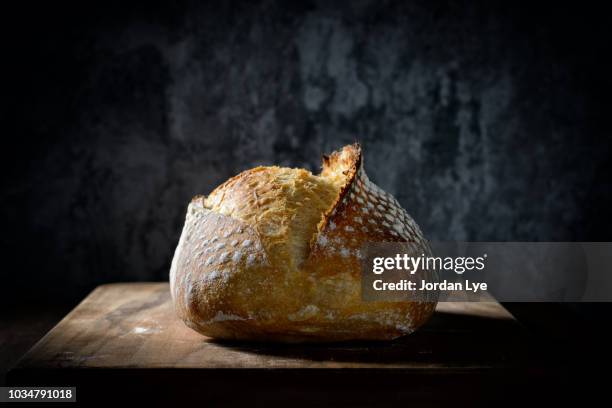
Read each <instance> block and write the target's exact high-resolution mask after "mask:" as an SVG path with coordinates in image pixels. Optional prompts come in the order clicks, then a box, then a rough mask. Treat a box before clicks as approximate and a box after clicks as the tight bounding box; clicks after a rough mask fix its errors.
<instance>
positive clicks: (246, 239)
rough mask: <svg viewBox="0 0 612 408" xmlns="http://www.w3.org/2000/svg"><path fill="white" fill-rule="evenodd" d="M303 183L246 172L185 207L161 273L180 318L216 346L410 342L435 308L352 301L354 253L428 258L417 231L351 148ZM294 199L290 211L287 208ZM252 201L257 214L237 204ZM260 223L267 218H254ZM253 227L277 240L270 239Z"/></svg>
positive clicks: (297, 177)
mask: <svg viewBox="0 0 612 408" xmlns="http://www.w3.org/2000/svg"><path fill="white" fill-rule="evenodd" d="M269 169H271V170H269ZM270 171H273V172H278V173H273V177H277V175H278V177H283V178H287V180H289V185H290V187H291V188H290V189H289V190H287V189H286V188H285V187H284V186H285V184H283V183H285V181H286V180H283V181H282V183H280V181H279V183H280V184H279V185H280V186H281V187H277V186H276V185H277V183H276V182H275V180H274V179H273V178H272V179H270V174H271V173H270ZM303 172H305V171H304V170H298V169H279V168H261V167H260V168H256V169H252V170H248V171H246V172H244V173H241V174H240V175H238V176H236V177H233V178H232V179H230V180H228V181H227V182H225V183H224V184H222V185H221V186H219V187H218V188H217V189H215V191H214V192H213V193H211V195H210V196H209V197H208V198H205V197H202V196H197V197H195V198H194V199H193V200H192V202H191V203H190V205H189V207H188V210H187V218H186V221H185V226H184V228H183V232H182V235H181V238H180V241H179V244H178V246H177V249H176V253H175V255H174V259H173V261H172V267H171V271H170V283H171V291H172V297H173V300H174V305H175V309H176V312H177V314H178V316H179V317H180V318H181V319H182V320H183V321H184V322H185V324H186V325H187V326H189V327H191V328H192V329H194V330H196V331H198V332H200V333H202V334H204V335H206V336H210V337H214V338H219V339H237V340H238V339H239V340H261V341H283V342H303V341H321V342H327V341H347V340H390V339H394V338H397V337H400V336H403V335H406V334H409V333H412V332H413V331H414V330H416V329H417V328H418V327H419V326H421V325H422V324H423V323H424V322H425V321H426V320H427V319H428V318H429V317H430V316H431V314H432V313H433V310H434V308H435V303H436V299H427V301H423V302H412V301H410V302H409V301H407V302H364V301H362V299H361V278H360V276H361V272H360V271H361V259H362V256H363V254H362V253H361V250H362V246H363V245H364V244H365V243H367V242H411V243H412V245H413V246H415V247H416V250H417V251H418V252H419V253H420V252H424V253H429V252H430V250H429V246H428V244H427V242H426V241H425V239H424V237H423V234H422V233H421V231H420V229H419V227H418V226H417V225H416V223H415V222H414V221H413V220H412V218H410V216H409V215H408V214H407V213H406V211H405V210H404V209H403V208H402V207H401V206H400V204H399V203H398V202H397V200H395V198H393V197H392V196H391V195H390V194H388V193H386V192H384V191H383V190H382V189H380V188H379V187H378V186H376V185H375V184H373V183H372V182H371V181H370V180H369V179H368V177H367V175H366V174H365V171H364V170H363V160H362V154H361V148H360V146H359V145H358V144H354V145H349V146H345V147H344V148H343V149H341V150H339V151H337V152H334V153H332V154H331V155H330V156H324V158H323V170H322V172H321V174H320V175H319V176H313V175H310V176H309V174H310V173H308V174H304V173H303ZM304 177H306V178H305V179H304ZM309 177H313V178H312V180H311V179H310V178H309ZM317 177H318V178H317ZM258 179H259V180H265V183H263V184H264V185H262V184H261V183H258V182H257V180H258ZM241 180H242V181H244V180H248V182H242V183H241V182H240V181H241ZM304 180H306V183H305V184H304V182H303V181H304ZM298 181H299V182H298ZM313 183H314V186H313V185H312V184H313ZM319 183H320V186H319ZM326 183H327V184H326ZM329 186H334V187H333V188H335V190H334V191H335V194H334V196H333V197H331V199H330V198H329V197H328V198H326V199H325V200H327V201H325V200H323V198H322V200H323V201H320V202H318V203H317V205H318V206H314V208H316V211H315V212H312V208H300V207H299V204H300V202H299V201H300V200H310V199H311V198H314V196H313V195H312V194H315V195H316V194H321V195H326V194H327V193H328V192H329V191H330V190H329V188H330V187H329ZM319 187H320V188H324V189H323V190H321V189H319ZM259 189H262V190H261V192H262V194H260V193H259ZM295 189H297V190H298V191H297V192H298V193H300V195H298V196H297V197H299V200H298V202H296V201H295V200H293V201H291V199H290V197H289V198H288V195H289V194H294V193H296V191H295ZM310 189H311V190H310ZM309 194H310V195H309ZM251 195H253V196H254V197H260V196H262V197H263V196H265V197H266V201H265V203H264V205H263V206H262V203H261V201H259V202H258V201H257V200H254V202H252V203H250V204H249V203H248V202H245V197H249V196H251ZM304 197H305V198H304ZM249 205H250V206H251V207H249V208H244V207H245V206H247V207H248V206H249ZM326 206H328V208H327V209H325V210H323V211H321V209H322V208H323V207H326ZM258 211H261V214H262V215H261V216H260V214H259V213H258ZM299 211H310V214H311V215H312V216H309V217H307V218H305V219H299V221H300V223H302V224H303V223H304V222H311V223H312V225H311V226H305V227H304V228H302V226H301V225H300V226H296V225H297V224H296V223H293V224H292V223H291V222H292V220H295V219H296V218H295V217H296V216H297V215H296V213H297V214H298V215H299ZM270 212H272V216H269V217H268V218H265V217H264V215H263V213H266V214H270ZM319 213H320V215H319ZM304 220H306V221H304ZM260 222H261V223H264V222H267V223H270V222H272V223H276V224H279V225H281V224H286V228H285V227H283V228H279V229H278V231H277V230H276V229H274V230H273V231H272V232H269V228H265V229H262V228H261V225H260ZM315 226H316V228H315ZM295 239H301V240H304V243H307V245H304V246H298V250H295V251H294V250H293V248H294V247H295V246H294V245H293V244H292V245H290V246H288V245H284V244H286V243H287V244H288V243H290V241H291V240H295ZM304 248H305V249H304ZM302 257H303V259H302Z"/></svg>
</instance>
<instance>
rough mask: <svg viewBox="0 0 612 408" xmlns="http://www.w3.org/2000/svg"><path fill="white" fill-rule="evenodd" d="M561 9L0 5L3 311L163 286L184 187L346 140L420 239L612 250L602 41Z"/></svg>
mask: <svg viewBox="0 0 612 408" xmlns="http://www.w3.org/2000/svg"><path fill="white" fill-rule="evenodd" d="M49 3H51V2H49ZM565 3H566V2H555V3H538V4H529V5H528V6H527V5H525V6H521V7H519V6H518V5H512V4H510V2H508V3H506V4H504V3H498V2H491V1H482V2H453V3H446V2H431V1H412V2H401V1H357V2H350V3H349V2H346V3H340V2H329V1H321V2H317V1H313V2H304V3H303V2H273V1H254V2H248V3H238V2H218V3H204V2H193V3H188V2H178V3H176V2H167V3H166V4H165V5H161V4H154V3H151V2H146V3H142V4H140V5H139V4H131V5H128V4H126V3H125V2H123V3H117V2H104V3H90V2H81V3H80V4H70V5H69V4H66V3H59V4H47V5H41V4H29V3H22V4H21V5H19V6H10V7H8V6H2V7H3V11H2V13H1V14H2V20H3V21H2V23H3V24H2V44H3V48H2V50H3V51H2V55H3V57H2V59H3V63H2V70H3V71H4V74H3V75H2V78H3V82H4V83H5V84H4V86H3V90H2V100H3V104H4V106H3V107H2V123H3V132H2V133H3V147H2V149H1V150H0V151H1V162H2V171H1V172H0V175H1V177H2V190H1V192H0V200H1V201H0V202H1V204H0V206H1V209H2V211H1V216H2V220H1V222H2V226H3V234H2V236H1V238H0V239H1V246H2V251H3V254H4V256H3V260H4V263H3V267H2V271H3V272H2V274H3V276H2V284H1V285H0V286H1V287H2V293H0V298H1V299H2V301H3V302H13V301H16V300H21V301H23V300H24V299H39V300H54V301H60V300H61V301H74V300H77V299H79V298H81V297H82V296H84V295H85V294H86V293H87V292H88V291H90V290H91V289H93V288H94V287H95V286H96V285H98V284H101V283H105V282H114V281H135V280H166V279H167V276H168V270H169V265H170V261H171V258H172V254H173V251H174V248H175V245H176V243H177V241H178V237H179V233H180V230H181V227H182V223H183V217H184V212H185V209H186V205H187V203H188V201H189V199H190V198H191V197H192V196H193V195H195V194H198V193H203V194H206V193H208V192H210V191H211V190H212V189H213V188H214V187H215V186H216V185H218V184H219V183H221V182H222V181H224V180H225V179H227V178H228V177H230V176H232V175H235V174H236V173H238V172H239V171H241V170H245V169H248V168H250V167H253V166H255V165H258V164H267V165H270V164H279V165H285V166H294V167H302V166H305V167H307V168H309V169H311V170H313V171H316V170H318V166H319V160H320V155H321V154H322V153H325V152H330V151H331V150H333V149H336V148H338V147H340V146H342V145H343V144H347V143H351V142H353V141H355V140H357V141H360V142H361V143H362V144H363V146H364V149H365V167H366V169H367V171H368V173H369V175H370V178H371V179H372V180H373V181H374V182H376V183H377V184H379V185H380V186H381V187H383V188H384V189H386V190H388V191H390V192H392V193H393V194H394V195H395V196H396V197H397V198H398V200H399V201H400V202H401V203H402V204H403V205H404V207H405V208H406V209H407V210H408V212H409V213H411V214H412V215H413V217H414V218H415V219H416V220H417V222H418V223H419V224H420V225H421V227H422V229H423V230H424V232H425V234H426V236H427V237H428V238H429V239H432V240H434V239H435V240H468V241H485V240H490V241H597V240H601V241H610V240H611V236H610V225H611V223H610V221H611V217H610V208H611V204H612V185H611V181H610V174H611V172H610V170H611V165H610V158H611V153H612V152H611V150H612V149H611V145H612V144H611V141H610V130H611V126H610V121H609V119H610V115H609V107H610V100H609V98H610V90H611V89H612V88H611V87H610V85H611V84H610V82H611V79H610V75H611V74H610V73H611V72H612V64H610V62H609V60H608V58H609V54H610V51H611V50H612V47H611V46H610V45H611V44H610V43H611V41H612V33H611V31H612V30H611V29H610V24H609V17H608V13H607V12H606V10H603V9H599V8H596V7H594V6H593V5H589V4H586V3H584V2H580V3H577V4H565Z"/></svg>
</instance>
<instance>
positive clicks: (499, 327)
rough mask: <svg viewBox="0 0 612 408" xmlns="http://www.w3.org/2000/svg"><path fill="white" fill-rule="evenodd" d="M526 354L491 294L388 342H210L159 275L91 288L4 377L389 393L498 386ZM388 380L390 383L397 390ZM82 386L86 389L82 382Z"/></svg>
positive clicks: (523, 341) (442, 308)
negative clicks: (176, 306)
mask: <svg viewBox="0 0 612 408" xmlns="http://www.w3.org/2000/svg"><path fill="white" fill-rule="evenodd" d="M533 357H534V356H533V354H532V350H530V348H529V342H528V335H527V333H526V332H525V331H524V330H523V329H522V327H521V326H520V325H519V324H518V323H517V322H516V320H514V318H513V317H512V315H510V314H509V313H508V312H507V311H506V310H505V309H504V308H503V307H502V306H501V305H500V304H499V303H497V302H495V301H493V300H492V299H491V300H490V301H488V302H471V303H470V302H463V303H451V302H447V303H440V304H439V305H438V307H437V309H436V313H435V315H434V317H433V318H432V319H431V321H430V322H429V323H428V324H427V325H426V326H424V327H423V328H422V329H421V330H420V331H418V332H416V333H414V334H412V335H410V336H407V337H405V338H402V339H399V340H397V341H394V342H386V343H341V344H317V345H287V344H257V343H255V344H254V343H232V342H216V341H214V340H212V339H209V338H206V337H203V336H201V335H199V334H197V333H196V332H194V331H192V330H191V329H189V328H187V327H186V326H184V324H183V323H182V322H181V321H179V320H178V319H177V318H176V317H175V315H174V313H173V307H172V303H171V299H170V293H169V287H168V284H166V283H132V284H110V285H104V286H100V287H98V288H97V289H95V290H94V291H93V292H92V293H91V294H90V295H89V296H88V297H87V298H86V299H85V300H83V302H81V304H79V305H78V306H77V307H76V308H75V309H74V310H73V311H72V312H70V313H69V314H68V315H67V316H66V317H65V318H64V319H63V320H62V321H61V322H60V323H59V324H58V325H57V326H56V327H55V328H54V329H53V330H51V331H50V332H49V333H48V334H47V335H46V336H44V337H43V338H42V339H41V340H40V341H39V342H38V343H37V344H36V345H35V346H34V347H33V348H32V349H31V350H30V351H29V352H28V353H27V354H26V355H25V356H24V357H23V359H22V360H21V361H20V362H19V364H18V365H17V366H16V367H15V369H13V370H12V371H11V372H10V373H9V376H8V381H9V383H12V384H19V385H25V384H41V383H44V384H66V383H70V384H75V383H78V384H79V385H81V386H86V385H87V384H92V383H97V384H101V383H108V382H109V381H110V382H114V383H115V384H119V385H120V384H121V383H122V382H123V383H125V382H126V381H129V382H130V384H134V386H135V387H136V384H140V387H144V388H147V387H152V388H154V387H155V385H154V384H163V387H164V389H166V390H170V389H171V386H172V385H173V384H174V386H176V387H178V388H181V387H185V386H186V384H191V387H192V388H191V389H192V390H193V389H200V390H201V388H197V387H200V385H201V384H203V383H205V384H207V387H208V388H207V389H208V391H207V392H209V394H211V395H209V397H208V398H212V400H215V398H216V400H218V399H219V398H226V397H223V395H226V396H227V391H225V394H219V393H220V392H221V390H224V389H225V390H226V389H227V387H228V384H233V385H235V386H237V387H241V388H242V389H245V390H246V389H249V387H256V386H257V387H259V390H260V391H261V392H264V391H265V390H266V389H267V388H266V386H265V384H268V383H269V381H273V383H274V392H273V393H272V394H270V395H274V396H276V397H278V396H279V395H285V394H284V393H288V394H286V395H287V396H290V395H292V394H291V392H292V390H293V391H295V387H296V385H299V387H298V388H299V389H300V390H309V395H317V392H323V391H321V390H324V389H326V387H330V386H331V385H330V384H333V386H334V388H333V390H342V389H343V385H342V384H345V385H344V387H348V388H347V390H348V389H350V390H352V391H350V393H349V395H352V396H354V395H361V394H360V391H354V389H355V388H357V389H360V387H363V388H362V389H363V390H366V389H370V391H371V390H372V387H373V386H374V385H375V384H377V383H379V385H377V386H376V387H379V388H376V389H377V390H379V391H380V390H383V389H388V388H389V387H393V388H392V389H393V390H394V392H395V394H393V395H395V396H397V395H400V394H401V392H411V393H412V394H414V392H417V391H418V392H423V390H428V389H429V390H431V387H429V388H428V387H427V386H425V385H424V383H426V382H427V381H426V380H427V379H431V378H432V375H433V378H435V380H434V381H433V382H432V381H429V382H430V383H431V384H430V385H432V386H433V387H434V388H436V387H438V386H441V385H443V384H446V387H450V388H451V389H458V388H461V387H460V384H464V383H465V381H468V382H470V381H471V383H472V384H480V386H481V387H484V388H483V390H484V389H489V388H487V387H488V386H487V387H485V386H484V385H483V384H484V383H485V382H487V383H488V382H490V381H496V380H495V379H496V378H498V377H500V376H501V377H503V378H505V380H504V381H503V382H502V383H504V384H506V385H507V379H508V378H512V376H513V375H514V374H513V373H515V372H517V371H518V372H525V369H527V368H529V369H533V368H534V367H536V366H537V364H536V362H535V360H534V358H533ZM152 369H153V370H152ZM346 369H348V370H346ZM532 371H533V370H532ZM339 373H343V374H342V375H341V376H339ZM373 374H376V375H374V376H373ZM373 378H376V379H377V380H373ZM411 378H412V379H411ZM517 378H518V376H517ZM266 379H267V380H266ZM458 379H460V381H458ZM330 381H331V382H330ZM258 384H259V385H258ZM262 384H263V385H262ZM283 384H285V385H284V386H283ZM360 384H362V385H361V386H360ZM394 384H396V385H397V384H400V385H399V387H400V389H401V392H400V393H399V394H398V392H399V391H398V390H397V387H396V386H394ZM415 384H419V385H418V386H416V385H415ZM407 385H411V386H407ZM160 387H161V385H160ZM194 387H195V388H194ZM86 392H87V393H89V394H88V395H89V396H93V395H94V393H93V391H92V389H91V388H89V389H88V391H86ZM147 392H148V393H150V390H149V391H147ZM168 392H169V391H168ZM201 392H203V391H200V393H201ZM270 392H272V391H270ZM296 392H297V391H296ZM264 394H265V393H264ZM370 394H371V393H368V394H367V395H361V397H359V398H358V399H357V401H363V398H366V399H367V396H369V395H370ZM375 394H376V393H375ZM412 394H411V395H412ZM147 395H150V394H147ZM165 395H166V397H167V398H170V397H169V395H173V394H165ZM181 395H183V396H184V395H185V394H181ZM198 395H200V394H198ZM491 395H496V394H494V393H493V394H491ZM192 397H193V395H192ZM276 397H275V398H276ZM437 397H440V396H437ZM351 398H353V397H351ZM355 398H357V397H355ZM351 401H352V400H351Z"/></svg>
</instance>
